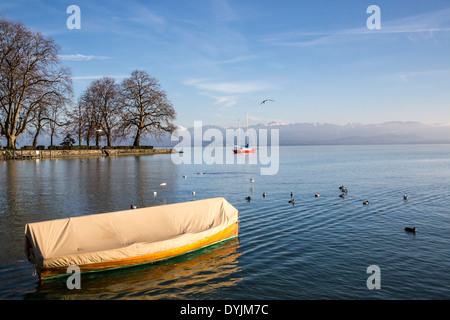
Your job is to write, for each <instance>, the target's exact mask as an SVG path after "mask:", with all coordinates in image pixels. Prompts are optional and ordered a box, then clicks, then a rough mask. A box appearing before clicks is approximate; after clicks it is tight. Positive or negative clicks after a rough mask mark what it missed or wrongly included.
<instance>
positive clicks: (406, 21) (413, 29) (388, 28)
mask: <svg viewBox="0 0 450 320" xmlns="http://www.w3.org/2000/svg"><path fill="white" fill-rule="evenodd" d="M449 31H450V8H449V9H443V10H437V11H432V12H427V13H423V14H418V15H414V16H409V17H405V18H398V19H394V20H391V21H384V20H382V22H381V29H378V30H369V29H367V27H365V26H361V27H358V28H349V29H341V30H331V31H330V30H328V31H327V30H325V31H312V32H311V31H308V32H307V31H294V32H292V31H290V32H286V33H281V34H275V35H270V36H266V37H265V38H263V39H261V41H262V42H267V43H271V44H274V45H281V46H297V47H311V46H317V45H332V44H336V43H342V42H346V41H354V40H358V39H360V37H359V36H368V35H377V34H385V35H387V34H406V35H407V36H408V39H410V40H412V41H413V40H417V39H422V38H426V39H429V38H431V37H433V36H434V35H435V34H436V33H443V32H449Z"/></svg>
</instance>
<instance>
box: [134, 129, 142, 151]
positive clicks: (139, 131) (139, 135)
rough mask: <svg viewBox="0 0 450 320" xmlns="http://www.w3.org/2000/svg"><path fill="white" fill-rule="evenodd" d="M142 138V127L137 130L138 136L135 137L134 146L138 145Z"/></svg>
mask: <svg viewBox="0 0 450 320" xmlns="http://www.w3.org/2000/svg"><path fill="white" fill-rule="evenodd" d="M140 140H141V129H140V128H139V129H138V130H137V132H136V137H135V138H134V143H133V146H135V147H138V146H139V142H140Z"/></svg>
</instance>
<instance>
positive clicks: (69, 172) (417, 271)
mask: <svg viewBox="0 0 450 320" xmlns="http://www.w3.org/2000/svg"><path fill="white" fill-rule="evenodd" d="M197 172H204V174H202V175H198V174H197ZM0 174H1V175H2V177H5V183H4V184H3V185H2V186H0V195H1V196H0V205H1V208H2V212H1V214H0V219H1V224H0V228H1V229H0V240H1V241H2V243H6V244H8V245H6V246H2V248H1V249H0V250H1V256H0V262H1V263H0V265H1V266H0V298H1V299H448V298H450V292H449V284H450V275H449V274H448V270H449V268H450V253H449V252H450V251H449V250H448V248H449V246H448V244H449V240H450V236H449V227H450V218H449V212H448V209H447V207H448V205H449V203H450V198H449V196H450V194H449V191H448V181H450V180H449V178H450V151H449V146H373V147H360V146H352V147H349V146H340V147H325V146H323V147H286V148H281V151H280V169H279V172H278V174H277V175H274V176H261V175H259V166H257V165H249V164H243V165H238V164H235V165H180V166H176V165H174V164H173V163H172V162H171V159H170V156H169V155H158V156H147V157H117V158H98V159H84V160H82V159H72V160H52V161H40V162H31V161H22V162H20V161H16V162H3V163H0ZM184 175H186V176H187V178H183V176H184ZM250 178H254V179H255V182H254V183H250V182H249V180H250ZM162 182H166V183H167V185H166V186H160V184H161V183H162ZM340 185H345V186H346V187H347V188H348V189H349V191H348V194H347V196H346V197H345V198H344V199H342V198H339V194H340V190H339V189H338V187H339V186H340ZM154 191H156V192H157V195H156V196H154V195H153V192H154ZM192 191H195V192H196V193H195V197H194V196H193V195H192ZM263 192H266V194H267V196H266V197H265V198H263V197H262V193H263ZM290 192H293V193H294V198H295V200H296V202H295V205H292V204H290V203H288V201H289V200H290V199H291V196H290ZM317 192H320V194H321V197H320V198H315V197H314V194H315V193H317ZM404 193H406V194H408V195H409V200H408V201H403V198H402V197H403V194H404ZM247 195H250V196H251V197H252V200H251V201H250V202H248V201H246V200H245V197H246V196H247ZM216 196H223V197H225V198H226V199H227V200H228V201H229V202H230V203H231V204H233V205H234V206H235V207H236V208H237V209H238V210H239V212H240V236H239V239H235V240H231V241H227V242H224V243H221V244H218V245H215V246H214V247H211V248H206V249H203V250H201V251H200V252H194V253H191V254H188V255H184V256H182V257H177V258H175V259H171V260H168V261H165V262H160V263H156V264H154V265H146V266H140V267H134V268H128V269H123V270H120V271H119V270H117V271H111V272H104V273H97V274H93V275H90V276H84V277H82V289H81V290H68V289H67V287H66V286H65V282H64V281H62V280H60V281H53V282H49V283H39V282H38V281H37V279H36V277H35V276H33V268H32V266H31V265H30V264H29V263H28V262H27V261H25V260H24V255H23V231H24V225H25V223H27V222H32V221H40V220H48V219H56V218H61V217H67V216H73V215H83V214H91V213H100V212H109V211H117V210H124V209H128V207H129V205H130V204H131V203H133V204H136V205H138V206H140V207H142V206H154V205H160V204H165V203H175V202H182V201H190V200H195V199H204V198H210V197H216ZM365 200H369V201H370V205H368V206H363V205H362V202H363V201H365ZM406 226H411V227H412V226H415V227H417V229H418V232H417V234H416V235H413V234H408V233H406V232H405V231H404V228H405V227H406ZM370 265H378V266H379V267H380V269H381V289H380V290H369V289H368V288H367V286H366V280H367V278H368V277H369V274H367V273H366V269H367V267H368V266H370Z"/></svg>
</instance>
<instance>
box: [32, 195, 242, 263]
mask: <svg viewBox="0 0 450 320" xmlns="http://www.w3.org/2000/svg"><path fill="white" fill-rule="evenodd" d="M238 215H239V214H238V210H237V209H236V208H234V207H233V206H232V205H231V204H230V203H229V202H227V201H226V200H225V199H224V198H212V199H206V200H198V201H190V202H184V203H178V204H168V205H162V206H156V207H148V208H141V209H133V210H125V211H118V212H110V213H100V214H92V215H86V216H78V217H71V218H65V219H57V220H51V221H44V222H35V223H29V224H27V225H26V226H25V235H26V246H25V247H26V254H27V257H28V259H29V260H30V262H32V263H34V264H36V265H37V266H38V267H40V268H55V267H64V266H70V265H78V266H80V265H84V264H92V263H99V262H107V261H112V260H118V259H125V258H131V257H137V256H142V255H148V254H152V253H156V252H161V251H165V250H171V249H174V248H177V247H180V246H184V245H186V244H190V243H194V242H196V241H200V240H202V239H204V238H207V237H209V236H211V235H214V234H216V233H217V232H220V231H221V230H223V229H225V228H227V227H229V226H231V225H232V224H233V223H237V222H238Z"/></svg>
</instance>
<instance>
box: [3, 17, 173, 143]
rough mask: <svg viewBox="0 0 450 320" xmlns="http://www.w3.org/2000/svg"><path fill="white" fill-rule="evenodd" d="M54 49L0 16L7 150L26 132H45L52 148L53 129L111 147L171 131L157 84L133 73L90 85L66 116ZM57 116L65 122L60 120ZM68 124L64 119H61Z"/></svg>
mask: <svg viewBox="0 0 450 320" xmlns="http://www.w3.org/2000/svg"><path fill="white" fill-rule="evenodd" d="M58 53H59V47H58V45H57V44H56V43H55V42H54V40H53V39H51V38H46V37H44V36H43V35H42V34H41V33H39V32H33V31H31V30H29V29H27V28H26V27H25V26H24V25H23V24H21V23H14V22H11V21H8V20H6V19H4V18H2V17H1V16H0V137H2V136H4V137H5V138H6V141H7V147H8V148H15V145H16V139H17V138H18V137H19V136H21V135H22V134H23V133H24V132H25V131H26V130H28V132H29V133H31V134H34V141H33V145H35V146H36V144H37V137H38V135H39V133H40V132H41V130H42V129H44V128H46V129H49V131H50V134H51V138H52V143H53V136H54V135H56V134H57V130H56V129H57V128H58V127H61V126H63V125H66V126H68V125H69V122H68V121H70V125H69V127H70V128H66V129H70V130H72V132H73V133H75V134H76V136H77V137H78V143H79V144H80V145H81V143H82V141H83V140H84V141H86V143H87V144H88V145H89V143H90V142H91V141H92V140H94V139H95V143H96V145H97V146H98V145H99V141H100V139H101V138H102V139H103V138H104V139H105V140H106V144H107V145H108V146H111V144H112V142H113V141H117V140H118V139H120V138H124V137H125V138H129V137H130V136H131V135H132V136H133V137H132V138H133V139H134V142H133V145H135V146H139V143H140V140H141V137H142V136H144V135H147V134H149V135H152V136H155V137H157V138H158V137H160V136H161V135H162V134H164V133H165V132H173V131H174V129H175V126H174V124H173V123H172V122H173V121H174V120H175V117H176V113H175V110H174V108H173V106H172V103H171V102H170V101H169V99H168V97H167V94H166V92H165V91H164V90H163V89H162V88H161V85H160V84H159V82H158V80H156V79H155V78H153V77H150V76H149V75H148V74H147V72H145V71H140V70H135V71H133V72H132V73H131V76H130V77H129V78H127V79H125V80H124V81H123V82H122V83H116V82H115V80H114V79H113V78H108V77H104V78H101V79H98V80H95V81H93V82H92V83H91V84H90V86H89V87H87V88H86V90H85V91H84V92H83V94H82V95H81V97H79V100H78V103H77V104H76V105H75V106H74V107H73V108H72V110H70V111H66V106H67V105H68V104H70V103H71V100H72V98H73V97H72V82H71V77H70V75H71V73H70V70H69V69H67V68H64V67H62V66H61V63H60V60H59V55H58ZM63 116H65V117H66V119H61V118H62V117H63ZM67 119H68V120H67Z"/></svg>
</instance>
